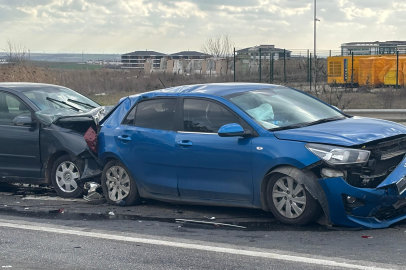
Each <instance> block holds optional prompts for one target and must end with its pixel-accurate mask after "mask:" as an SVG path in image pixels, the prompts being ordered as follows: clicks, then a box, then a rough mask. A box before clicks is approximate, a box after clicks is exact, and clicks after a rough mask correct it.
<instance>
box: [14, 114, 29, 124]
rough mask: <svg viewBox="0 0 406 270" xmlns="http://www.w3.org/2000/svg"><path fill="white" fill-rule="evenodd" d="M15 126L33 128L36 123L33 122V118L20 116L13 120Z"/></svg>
mask: <svg viewBox="0 0 406 270" xmlns="http://www.w3.org/2000/svg"><path fill="white" fill-rule="evenodd" d="M13 124H14V125H15V126H32V125H34V121H32V118H31V116H28V115H19V116H16V117H15V118H14V119H13Z"/></svg>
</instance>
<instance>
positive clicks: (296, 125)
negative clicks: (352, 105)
mask: <svg viewBox="0 0 406 270" xmlns="http://www.w3.org/2000/svg"><path fill="white" fill-rule="evenodd" d="M342 119H344V118H343V117H341V116H339V117H330V118H324V119H320V120H317V121H314V122H309V123H301V124H294V125H289V126H284V127H276V128H271V129H268V131H280V130H286V129H294V128H301V127H308V126H313V125H317V124H322V123H327V122H332V121H337V120H342Z"/></svg>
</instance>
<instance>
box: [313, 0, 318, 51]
mask: <svg viewBox="0 0 406 270" xmlns="http://www.w3.org/2000/svg"><path fill="white" fill-rule="evenodd" d="M316 23H317V17H316V0H314V58H316V42H317V40H316Z"/></svg>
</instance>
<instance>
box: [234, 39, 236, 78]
mask: <svg viewBox="0 0 406 270" xmlns="http://www.w3.org/2000/svg"><path fill="white" fill-rule="evenodd" d="M235 73H236V68H235V47H234V82H235Z"/></svg>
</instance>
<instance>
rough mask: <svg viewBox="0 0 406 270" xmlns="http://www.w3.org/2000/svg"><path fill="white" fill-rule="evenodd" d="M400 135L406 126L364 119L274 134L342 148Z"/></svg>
mask: <svg viewBox="0 0 406 270" xmlns="http://www.w3.org/2000/svg"><path fill="white" fill-rule="evenodd" d="M399 134H406V126H403V125H400V124H397V123H394V122H390V121H385V120H379V119H372V118H363V117H353V118H347V119H344V120H338V121H333V122H328V123H324V124H318V125H314V126H308V127H303V128H297V129H289V130H282V131H275V132H274V135H275V136H276V137H277V138H278V139H281V140H292V141H302V142H312V143H323V144H334V145H342V146H353V145H360V144H364V143H367V142H371V141H375V140H379V139H384V138H388V137H392V136H396V135H399Z"/></svg>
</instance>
